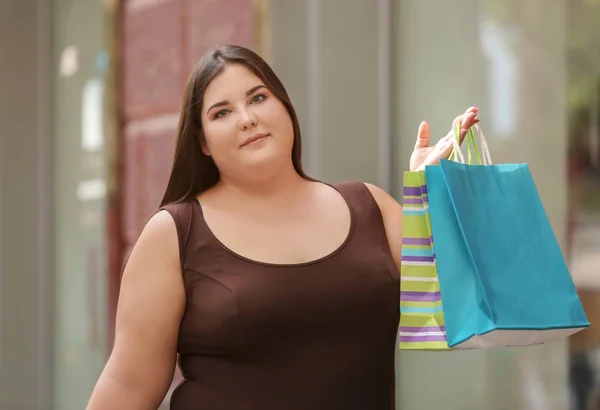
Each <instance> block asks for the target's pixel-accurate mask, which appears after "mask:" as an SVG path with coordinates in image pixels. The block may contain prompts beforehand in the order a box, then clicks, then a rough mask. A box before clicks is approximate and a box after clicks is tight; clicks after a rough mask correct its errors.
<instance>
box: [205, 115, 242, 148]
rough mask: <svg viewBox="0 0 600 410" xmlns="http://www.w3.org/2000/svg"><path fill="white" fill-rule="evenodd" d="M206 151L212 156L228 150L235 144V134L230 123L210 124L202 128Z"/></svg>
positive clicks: (224, 121) (216, 122) (225, 121)
mask: <svg viewBox="0 0 600 410" xmlns="http://www.w3.org/2000/svg"><path fill="white" fill-rule="evenodd" d="M204 135H205V138H206V149H207V150H208V151H209V152H210V154H211V155H212V156H215V155H218V154H219V152H223V151H224V150H227V149H230V148H231V146H232V145H235V143H236V133H235V130H234V127H233V126H232V125H231V124H230V121H227V120H223V121H215V122H210V123H208V124H207V125H206V126H205V127H204Z"/></svg>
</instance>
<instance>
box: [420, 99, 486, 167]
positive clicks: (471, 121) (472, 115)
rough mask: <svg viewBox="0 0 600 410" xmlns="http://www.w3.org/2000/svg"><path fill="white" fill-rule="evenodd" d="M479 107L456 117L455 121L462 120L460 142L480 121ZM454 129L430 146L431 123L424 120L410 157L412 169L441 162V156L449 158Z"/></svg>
mask: <svg viewBox="0 0 600 410" xmlns="http://www.w3.org/2000/svg"><path fill="white" fill-rule="evenodd" d="M477 112H478V108H476V107H471V108H469V109H468V110H467V111H466V112H465V113H464V114H463V115H459V116H458V117H456V119H455V121H459V122H460V124H461V125H460V134H459V135H460V143H461V144H462V142H463V140H464V139H465V136H466V135H467V132H468V131H469V129H470V128H471V127H472V126H473V125H475V124H477V123H478V122H479V118H477ZM453 138H455V136H454V130H452V131H450V132H449V133H448V135H446V136H445V137H444V138H442V139H441V140H440V141H439V142H438V143H437V144H435V146H433V147H430V146H429V140H430V136H429V124H427V122H425V121H423V122H422V123H421V125H420V126H419V133H418V134H417V143H416V145H415V150H414V151H413V153H412V155H411V157H410V170H411V171H422V170H424V169H425V166H426V165H435V164H439V162H440V158H444V159H448V158H449V157H450V154H451V153H452V148H453V146H454V144H453V141H452V140H453Z"/></svg>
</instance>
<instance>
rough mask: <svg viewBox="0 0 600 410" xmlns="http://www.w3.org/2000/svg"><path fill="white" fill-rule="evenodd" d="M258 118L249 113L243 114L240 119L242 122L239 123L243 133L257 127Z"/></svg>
mask: <svg viewBox="0 0 600 410" xmlns="http://www.w3.org/2000/svg"><path fill="white" fill-rule="evenodd" d="M256 123H257V121H256V117H255V116H254V115H251V114H249V113H244V114H242V118H240V120H239V121H238V128H239V129H240V130H241V131H247V130H248V129H250V128H252V127H256Z"/></svg>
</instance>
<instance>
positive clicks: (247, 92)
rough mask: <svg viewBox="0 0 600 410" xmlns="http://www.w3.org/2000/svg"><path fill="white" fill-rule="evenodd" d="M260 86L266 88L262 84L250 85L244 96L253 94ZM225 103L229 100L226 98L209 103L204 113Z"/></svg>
mask: <svg viewBox="0 0 600 410" xmlns="http://www.w3.org/2000/svg"><path fill="white" fill-rule="evenodd" d="M261 88H267V87H266V86H265V85H264V84H260V85H256V86H254V87H252V88H251V89H249V90H248V91H246V97H249V96H250V95H252V94H254V93H255V92H256V91H257V90H260V89H261ZM227 104H229V101H227V100H224V101H219V102H218V103H214V104H213V105H211V106H210V107H209V108H208V110H206V114H208V113H209V112H210V110H212V109H213V108H217V107H222V106H224V105H227Z"/></svg>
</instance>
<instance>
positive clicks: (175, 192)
mask: <svg viewBox="0 0 600 410" xmlns="http://www.w3.org/2000/svg"><path fill="white" fill-rule="evenodd" d="M236 63H237V64H243V65H245V66H246V67H248V68H249V69H251V70H252V71H253V72H254V73H255V74H256V75H257V76H258V77H259V78H260V79H261V80H262V81H263V82H264V83H265V85H266V86H267V87H268V88H269V90H271V92H272V93H273V94H274V95H275V96H276V97H277V98H278V99H279V100H280V101H281V102H282V103H283V104H284V105H285V108H286V109H287V111H288V113H289V115H290V117H291V120H292V125H293V127H294V145H293V148H292V152H291V155H292V162H293V164H294V169H295V170H296V172H297V173H298V174H299V175H300V176H302V177H303V178H306V179H311V178H309V177H307V176H306V174H305V173H304V171H303V169H302V152H301V138H300V125H299V124H298V118H297V116H296V111H295V110H294V107H293V106H292V102H291V101H290V97H289V96H288V94H287V91H286V90H285V88H284V86H283V84H282V83H281V81H280V80H279V78H278V77H277V75H275V73H274V72H273V70H272V69H271V67H269V65H268V64H267V63H266V62H265V61H264V60H263V59H262V58H261V57H260V56H259V55H258V54H256V53H254V52H253V51H251V50H249V49H247V48H244V47H241V46H236V45H226V46H219V47H217V48H215V49H213V50H212V51H210V52H208V53H207V54H206V55H205V56H204V57H203V58H202V59H201V60H200V62H199V63H198V64H197V65H196V67H195V68H194V70H193V72H192V74H191V76H190V79H189V80H188V83H187V86H186V89H185V94H184V97H183V104H182V108H181V117H180V119H179V130H178V135H177V142H176V146H175V157H174V160H173V168H172V170H171V176H170V177H169V183H168V185H167V189H166V192H165V195H164V196H163V199H162V202H161V204H160V206H161V207H162V206H165V205H167V204H170V203H174V202H182V201H186V200H189V199H192V198H194V197H195V196H197V195H198V194H200V193H202V192H204V191H206V190H208V189H209V188H211V187H213V186H214V185H216V184H217V182H219V178H220V174H219V169H218V168H217V166H216V164H215V162H214V161H213V159H212V157H210V156H208V155H206V154H204V152H202V149H201V147H202V146H203V145H204V144H205V143H206V140H205V135H204V130H203V127H202V120H201V112H202V101H203V99H204V92H205V91H206V88H207V87H208V84H210V82H211V81H212V80H213V79H214V78H215V77H216V76H217V75H219V74H220V73H221V72H222V71H223V69H224V68H225V66H227V65H228V64H236Z"/></svg>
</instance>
